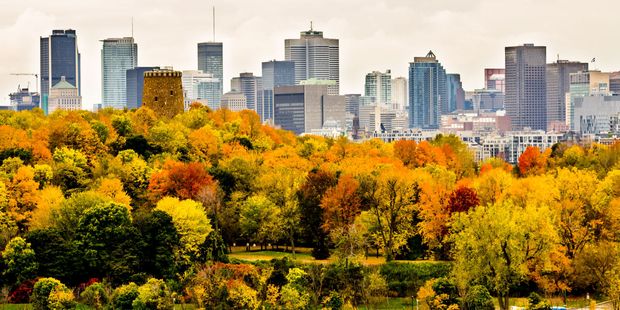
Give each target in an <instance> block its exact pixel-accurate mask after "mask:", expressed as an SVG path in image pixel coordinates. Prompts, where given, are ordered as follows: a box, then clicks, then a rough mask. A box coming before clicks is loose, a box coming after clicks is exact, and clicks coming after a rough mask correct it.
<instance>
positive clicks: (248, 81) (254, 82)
mask: <svg viewBox="0 0 620 310" xmlns="http://www.w3.org/2000/svg"><path fill="white" fill-rule="evenodd" d="M230 89H231V91H233V92H234V91H238V92H241V93H242V94H243V95H245V98H246V105H247V109H249V110H254V111H256V110H257V109H256V107H257V106H258V105H259V104H260V103H262V102H263V80H262V78H261V77H260V76H255V75H254V74H252V72H244V73H240V74H239V76H238V77H234V78H232V80H231V81H230Z"/></svg>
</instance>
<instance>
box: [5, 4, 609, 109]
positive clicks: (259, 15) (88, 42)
mask: <svg viewBox="0 0 620 310" xmlns="http://www.w3.org/2000/svg"><path fill="white" fill-rule="evenodd" d="M213 5H215V6H216V10H217V29H216V30H217V33H216V40H217V41H222V42H224V78H225V81H224V87H225V90H227V89H229V88H230V82H229V81H230V78H231V77H233V76H235V75H238V73H239V72H254V73H255V74H256V75H260V68H261V67H260V66H261V62H262V61H266V60H270V59H284V39H287V38H297V37H298V36H299V32H300V31H302V30H306V29H308V28H309V24H310V21H314V28H315V29H316V30H320V31H323V32H324V35H325V37H328V38H338V39H340V78H341V81H340V83H341V88H340V90H341V93H342V94H345V93H361V92H363V83H364V76H365V74H366V73H367V72H370V71H373V70H381V71H383V70H385V69H391V70H392V76H405V75H406V74H407V67H408V63H409V62H410V61H413V57H415V56H424V55H425V54H426V53H427V52H428V51H429V50H433V52H434V53H435V54H436V55H437V58H438V59H439V61H440V62H441V63H442V64H443V65H444V67H445V68H446V70H447V71H448V72H450V73H460V74H461V79H462V80H463V84H464V88H465V89H466V90H472V89H475V88H481V87H482V84H483V69H484V68H485V67H503V65H504V64H503V63H504V54H503V52H504V46H507V45H520V44H522V43H534V44H536V45H546V46H547V61H548V62H550V61H552V60H555V59H556V58H557V54H559V55H560V58H562V59H569V60H579V61H590V60H591V59H592V58H593V57H596V60H597V61H596V67H597V68H598V69H601V70H620V53H619V51H620V40H618V29H620V19H619V18H618V10H619V9H620V2H618V1H617V0H597V1H591V2H587V1H583V0H579V1H577V0H511V1H508V0H423V1H420V0H372V1H369V0H235V1H232V0H228V1H225V0H174V1H173V0H0V42H1V43H2V46H1V47H0V98H2V99H3V101H6V102H8V94H9V93H10V92H12V91H14V90H16V89H17V85H18V84H21V85H22V86H23V85H26V84H27V83H28V81H29V80H31V81H32V82H31V88H32V89H34V88H35V85H34V78H32V79H29V78H28V77H15V76H10V75H9V73H11V72H33V73H34V72H36V73H38V72H39V37H40V36H48V35H49V34H50V33H51V31H52V29H67V28H72V29H76V30H77V34H78V46H79V49H80V52H81V54H82V84H83V88H82V95H83V97H84V98H83V101H84V104H85V107H90V106H91V105H92V104H93V103H100V102H101V42H99V40H101V39H105V38H111V37H122V36H130V35H131V18H132V16H133V18H134V24H135V31H134V37H135V40H136V42H137V43H138V65H140V66H152V65H155V66H173V67H174V68H175V69H177V70H188V69H195V68H196V63H197V60H196V43H198V42H202V41H208V40H211V29H212V26H211V23H212V19H211V7H212V6H213Z"/></svg>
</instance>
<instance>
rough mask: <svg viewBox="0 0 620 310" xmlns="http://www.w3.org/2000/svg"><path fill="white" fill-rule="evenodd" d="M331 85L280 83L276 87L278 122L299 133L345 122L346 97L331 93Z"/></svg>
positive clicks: (282, 126) (275, 104) (281, 125)
mask: <svg viewBox="0 0 620 310" xmlns="http://www.w3.org/2000/svg"><path fill="white" fill-rule="evenodd" d="M328 87H329V86H328V85H297V86H279V87H276V88H275V89H274V123H275V124H276V125H278V126H280V127H281V128H282V129H285V130H291V131H294V132H295V133H296V134H302V133H309V132H311V131H312V130H317V129H321V128H323V125H324V124H325V123H326V122H330V123H335V124H337V126H340V127H342V126H344V124H345V97H344V96H332V95H329V94H328V93H329V91H328Z"/></svg>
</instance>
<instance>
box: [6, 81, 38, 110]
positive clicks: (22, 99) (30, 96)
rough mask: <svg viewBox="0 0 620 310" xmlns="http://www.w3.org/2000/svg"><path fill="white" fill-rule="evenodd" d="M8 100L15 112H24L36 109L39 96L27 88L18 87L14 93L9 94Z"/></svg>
mask: <svg viewBox="0 0 620 310" xmlns="http://www.w3.org/2000/svg"><path fill="white" fill-rule="evenodd" d="M9 99H10V100H11V106H12V107H14V109H15V110H16V111H25V110H32V109H34V108H38V107H39V102H40V100H41V95H39V93H35V92H31V91H30V90H29V89H28V88H21V87H18V88H17V91H16V92H14V93H10V94H9Z"/></svg>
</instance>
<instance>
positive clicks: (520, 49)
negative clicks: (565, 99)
mask: <svg viewBox="0 0 620 310" xmlns="http://www.w3.org/2000/svg"><path fill="white" fill-rule="evenodd" d="M546 55H547V48H546V47H545V46H534V44H525V45H522V46H512V47H506V49H505V57H506V97H505V100H504V106H505V107H506V114H507V115H508V116H509V117H510V121H511V123H512V129H513V130H515V131H518V130H523V129H524V128H531V129H534V130H545V128H546V127H547V90H546V89H547V87H546V68H547V56H546Z"/></svg>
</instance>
